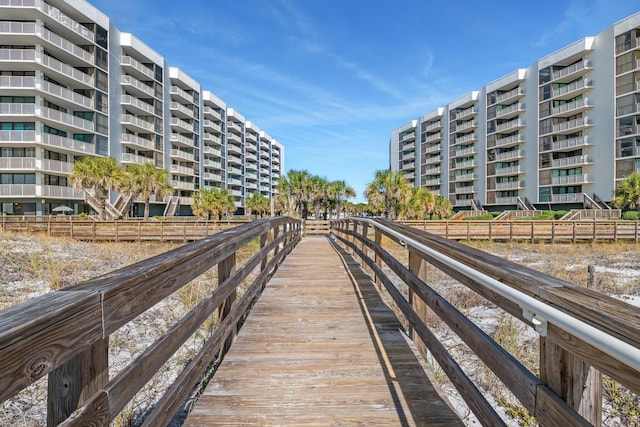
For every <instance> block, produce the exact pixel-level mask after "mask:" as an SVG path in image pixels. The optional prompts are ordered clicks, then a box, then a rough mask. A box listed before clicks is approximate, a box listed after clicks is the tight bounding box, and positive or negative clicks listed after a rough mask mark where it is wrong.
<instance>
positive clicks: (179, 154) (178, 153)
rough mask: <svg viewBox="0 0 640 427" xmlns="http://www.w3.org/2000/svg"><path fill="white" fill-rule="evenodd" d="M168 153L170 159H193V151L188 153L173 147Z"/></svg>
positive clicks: (191, 160)
mask: <svg viewBox="0 0 640 427" xmlns="http://www.w3.org/2000/svg"><path fill="white" fill-rule="evenodd" d="M169 155H170V157H171V158H172V159H182V160H187V161H190V162H193V161H194V157H193V153H189V152H187V151H182V150H176V149H175V148H174V149H172V150H171V151H170V154H169ZM192 171H193V170H192Z"/></svg>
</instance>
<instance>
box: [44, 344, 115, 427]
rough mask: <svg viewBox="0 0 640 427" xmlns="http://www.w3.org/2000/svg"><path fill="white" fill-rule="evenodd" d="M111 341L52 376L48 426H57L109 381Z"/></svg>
mask: <svg viewBox="0 0 640 427" xmlns="http://www.w3.org/2000/svg"><path fill="white" fill-rule="evenodd" d="M108 357H109V339H108V338H106V339H102V340H99V341H97V342H96V343H94V344H93V346H91V347H90V348H88V349H87V350H85V351H83V352H82V353H80V354H78V355H77V356H75V357H74V358H72V359H71V360H69V361H68V362H67V363H65V364H63V365H61V366H60V367H58V368H57V369H55V370H53V371H52V372H51V373H50V374H49V380H48V393H47V426H57V425H58V424H60V423H61V422H63V421H64V420H66V419H67V418H68V417H69V415H71V413H72V412H73V411H75V410H76V409H78V408H79V407H80V406H82V405H84V403H85V402H86V401H88V400H89V398H90V397H91V396H92V395H93V394H94V393H96V392H97V391H98V390H99V389H100V388H101V387H102V386H103V385H105V384H106V383H107V382H108V380H109V363H108Z"/></svg>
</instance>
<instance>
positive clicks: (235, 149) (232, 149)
mask: <svg viewBox="0 0 640 427" xmlns="http://www.w3.org/2000/svg"><path fill="white" fill-rule="evenodd" d="M227 154H237V155H238V156H240V155H242V148H241V147H239V146H237V145H235V144H229V145H228V146H227Z"/></svg>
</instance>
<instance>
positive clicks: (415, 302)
mask: <svg viewBox="0 0 640 427" xmlns="http://www.w3.org/2000/svg"><path fill="white" fill-rule="evenodd" d="M409 270H410V271H411V272H412V273H413V274H415V275H416V276H418V278H419V279H420V280H422V281H423V282H426V281H427V263H426V261H425V260H424V259H422V257H420V256H419V255H418V254H416V253H415V252H414V251H412V250H411V248H409ZM409 305H410V306H411V308H412V309H413V311H414V312H415V313H416V315H417V316H418V318H419V319H420V320H421V321H422V322H424V323H426V321H427V305H426V304H425V303H424V301H422V299H420V298H416V296H415V294H414V292H413V289H412V288H411V287H409ZM409 337H410V338H411V339H412V340H413V342H414V343H415V344H416V347H417V348H418V349H419V350H420V353H421V354H426V351H425V349H426V346H425V344H424V343H423V342H422V340H421V339H420V337H419V336H418V334H416V333H415V331H414V329H413V325H412V324H410V325H409Z"/></svg>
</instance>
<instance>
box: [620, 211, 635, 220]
mask: <svg viewBox="0 0 640 427" xmlns="http://www.w3.org/2000/svg"><path fill="white" fill-rule="evenodd" d="M622 219H624V220H627V221H638V211H626V212H622Z"/></svg>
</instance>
